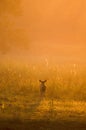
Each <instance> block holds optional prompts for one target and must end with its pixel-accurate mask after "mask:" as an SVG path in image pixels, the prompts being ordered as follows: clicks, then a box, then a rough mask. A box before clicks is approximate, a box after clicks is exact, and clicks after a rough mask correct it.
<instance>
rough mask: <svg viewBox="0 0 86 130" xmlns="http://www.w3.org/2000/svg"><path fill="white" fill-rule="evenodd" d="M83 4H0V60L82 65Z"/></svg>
mask: <svg viewBox="0 0 86 130" xmlns="http://www.w3.org/2000/svg"><path fill="white" fill-rule="evenodd" d="M85 34H86V1H85V0H78V1H77V0H76V1H74V0H72V1H69V0H43V1H41V0H3V1H0V59H1V61H3V60H5V61H6V62H7V61H8V62H9V61H10V60H14V61H17V62H20V61H24V62H31V61H33V62H34V61H40V60H44V61H45V62H46V60H51V59H52V62H57V63H58V62H62V63H63V62H64V63H65V62H66V63H70V62H73V63H86V60H85V55H86V51H85V50H86V36H85Z"/></svg>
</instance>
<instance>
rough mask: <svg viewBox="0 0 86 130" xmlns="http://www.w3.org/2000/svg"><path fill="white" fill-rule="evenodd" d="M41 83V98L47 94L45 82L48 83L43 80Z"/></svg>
mask: <svg viewBox="0 0 86 130" xmlns="http://www.w3.org/2000/svg"><path fill="white" fill-rule="evenodd" d="M39 81H40V83H41V84H40V94H41V96H44V95H45V92H46V86H45V82H46V80H45V81H41V80H39Z"/></svg>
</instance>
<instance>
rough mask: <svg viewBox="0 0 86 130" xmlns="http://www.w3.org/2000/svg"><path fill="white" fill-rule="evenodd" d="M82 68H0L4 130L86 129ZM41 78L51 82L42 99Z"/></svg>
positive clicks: (85, 83) (0, 115) (0, 112)
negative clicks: (40, 91) (40, 90)
mask: <svg viewBox="0 0 86 130" xmlns="http://www.w3.org/2000/svg"><path fill="white" fill-rule="evenodd" d="M85 71H86V70H85V67H83V68H82V67H80V66H79V65H75V64H74V65H68V66H67V65H57V66H46V67H42V66H41V65H39V66H36V65H35V66H34V65H24V66H20V65H19V66H17V65H16V66H14V65H12V64H10V65H4V66H3V65H1V67H0V129H4V130H5V129H6V130H11V129H12V130H16V129H22V130H23V129H29V130H36V129H39V130H53V129H56V130H85V129H86V72H85ZM39 79H47V83H46V86H47V91H46V95H45V97H40V93H39V85H40V83H39Z"/></svg>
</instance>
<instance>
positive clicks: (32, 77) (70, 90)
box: [0, 64, 86, 101]
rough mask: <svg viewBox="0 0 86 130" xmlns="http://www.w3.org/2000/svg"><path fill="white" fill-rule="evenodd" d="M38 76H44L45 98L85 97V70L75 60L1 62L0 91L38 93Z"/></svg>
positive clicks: (6, 92) (8, 94)
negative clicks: (58, 62) (62, 62)
mask: <svg viewBox="0 0 86 130" xmlns="http://www.w3.org/2000/svg"><path fill="white" fill-rule="evenodd" d="M39 79H47V83H46V86H47V92H46V97H47V98H53V99H57V100H81V101H82V100H83V101H86V70H85V67H80V66H79V65H75V64H71V65H51V66H42V65H41V64H40V65H32V64H31V65H30V64H29V65H22V66H20V65H19V66H18V65H12V64H10V65H4V66H1V67H0V93H1V95H2V96H3V95H4V96H5V95H6V96H13V95H15V96H16V95H23V96H26V95H29V96H31V97H32V96H33V97H34V96H39Z"/></svg>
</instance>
